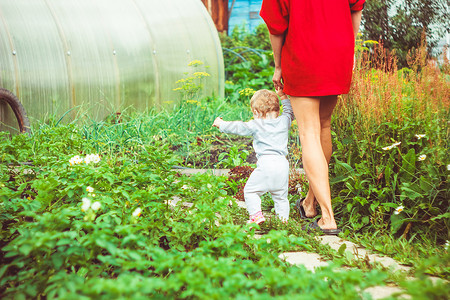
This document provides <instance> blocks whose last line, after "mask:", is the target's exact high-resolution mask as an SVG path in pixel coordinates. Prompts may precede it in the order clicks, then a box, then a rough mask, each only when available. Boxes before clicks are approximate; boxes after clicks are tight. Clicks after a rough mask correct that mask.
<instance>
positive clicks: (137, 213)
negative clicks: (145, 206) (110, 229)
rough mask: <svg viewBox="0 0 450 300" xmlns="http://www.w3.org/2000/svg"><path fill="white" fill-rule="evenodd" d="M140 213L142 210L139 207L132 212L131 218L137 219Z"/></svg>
mask: <svg viewBox="0 0 450 300" xmlns="http://www.w3.org/2000/svg"><path fill="white" fill-rule="evenodd" d="M141 211H142V210H141V208H140V207H138V208H136V209H135V210H134V212H133V217H139V216H140V215H141Z"/></svg>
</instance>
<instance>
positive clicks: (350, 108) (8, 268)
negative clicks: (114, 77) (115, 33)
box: [0, 28, 450, 299]
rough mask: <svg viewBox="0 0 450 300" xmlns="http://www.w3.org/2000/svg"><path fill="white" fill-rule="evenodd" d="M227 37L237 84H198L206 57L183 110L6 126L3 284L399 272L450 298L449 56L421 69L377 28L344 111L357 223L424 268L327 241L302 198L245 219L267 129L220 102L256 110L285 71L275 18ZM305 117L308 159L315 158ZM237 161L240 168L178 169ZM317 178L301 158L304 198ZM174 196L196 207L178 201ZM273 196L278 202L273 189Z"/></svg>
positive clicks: (173, 287) (253, 284) (342, 159)
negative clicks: (275, 68)
mask: <svg viewBox="0 0 450 300" xmlns="http://www.w3.org/2000/svg"><path fill="white" fill-rule="evenodd" d="M222 39H223V46H224V48H226V49H228V50H229V51H224V53H225V56H224V57H225V59H226V65H227V79H228V81H227V83H226V85H227V95H228V97H227V98H226V99H217V98H214V97H209V98H205V99H200V98H198V91H199V88H201V82H202V81H204V80H207V78H208V76H206V75H205V74H204V73H202V72H203V71H204V70H202V69H201V68H202V66H201V64H200V63H198V62H197V63H196V68H200V69H198V70H196V72H197V71H198V72H197V73H196V72H194V73H193V74H191V75H188V76H187V78H185V79H184V80H183V81H180V82H179V83H178V84H177V85H174V87H175V86H178V87H177V89H179V90H180V93H181V94H180V97H181V98H182V99H183V100H182V101H180V102H179V103H177V104H174V106H173V108H172V109H171V110H162V111H157V110H151V111H148V112H146V113H143V114H134V113H129V114H127V113H123V114H122V115H121V116H120V118H117V117H116V116H114V117H111V118H109V119H107V120H105V121H102V122H94V121H92V120H89V121H79V122H73V123H70V124H63V122H60V119H59V117H55V118H54V119H50V120H47V121H46V122H45V123H39V124H37V125H36V126H34V127H33V129H32V134H31V135H30V136H27V135H16V136H13V137H10V136H9V135H8V134H6V133H1V134H0V155H1V156H0V200H1V204H0V219H1V221H2V227H1V232H0V251H1V252H0V260H1V264H0V265H1V267H0V294H1V295H2V296H3V297H5V298H10V299H12V298H14V299H20V298H47V297H48V298H71V297H73V295H77V297H78V298H105V299H106V298H108V299H110V298H149V297H152V298H182V299H193V298H213V299H215V298H223V297H227V298H231V297H232V298H268V297H274V296H278V297H280V298H287V297H292V296H295V297H303V298H305V299H316V298H319V299H323V298H331V299H361V298H363V299H364V298H369V296H368V295H367V294H365V293H364V289H365V288H367V287H370V286H375V285H383V284H392V283H393V284H398V285H400V286H402V287H404V288H405V289H406V291H407V293H408V294H410V295H412V296H413V297H414V298H417V299H427V298H430V297H431V298H434V299H446V296H447V295H448V294H449V290H450V287H449V285H448V284H446V283H442V282H441V283H434V284H433V283H432V282H431V281H429V280H427V279H426V277H424V275H425V274H432V275H436V276H440V277H443V278H446V279H449V273H450V272H449V270H450V268H449V267H450V263H449V262H450V259H449V253H448V249H449V248H448V239H449V238H448V234H449V232H448V228H449V216H450V212H449V206H448V199H450V195H449V190H450V189H449V176H450V170H449V165H450V162H449V160H448V154H447V152H448V141H449V134H450V132H449V126H448V117H449V109H448V108H449V99H450V97H449V81H450V79H449V73H448V70H449V69H448V67H447V66H448V61H447V64H444V66H443V67H442V69H436V68H433V66H432V65H429V64H428V63H427V60H426V59H425V58H426V56H424V52H423V50H420V49H419V50H417V51H416V52H414V53H413V52H411V55H410V62H411V65H410V68H409V69H402V70H397V69H396V68H395V63H393V61H395V56H393V55H392V54H391V53H386V51H384V50H383V49H382V47H378V48H377V47H376V46H375V47H374V48H372V50H371V51H370V52H369V51H368V50H365V49H364V47H366V46H367V44H369V43H365V44H362V42H361V45H359V46H358V48H357V49H358V64H357V69H356V71H355V78H354V85H353V90H352V92H351V94H350V95H348V96H345V97H342V98H341V101H340V104H339V106H338V107H337V109H336V114H335V116H334V120H333V124H334V127H333V143H334V145H335V151H334V154H333V159H332V162H331V164H330V172H331V178H332V182H331V184H332V192H333V205H334V207H335V211H336V215H337V219H338V222H339V226H340V227H341V228H343V229H344V233H343V237H345V238H346V239H350V240H352V241H355V242H357V243H359V244H361V245H363V246H365V247H366V248H370V249H373V250H375V251H377V252H379V253H382V254H385V255H389V256H392V257H394V258H395V259H397V260H399V261H400V262H402V263H405V264H408V265H411V266H412V267H413V274H409V275H414V276H416V277H417V278H419V279H421V280H420V281H414V282H413V283H411V282H410V281H407V280H406V278H405V275H404V274H398V273H393V272H391V271H389V270H386V269H384V268H383V267H381V266H379V265H373V264H368V263H367V262H366V261H364V260H356V261H355V260H352V259H349V258H348V257H346V256H345V253H344V252H343V251H338V252H335V251H331V250H330V249H328V248H327V247H325V246H323V245H321V244H320V243H318V242H317V240H315V239H314V237H313V236H311V235H308V234H306V233H305V232H303V231H302V230H301V227H302V225H303V224H302V223H301V222H300V221H299V220H298V218H297V216H295V213H294V210H292V213H291V219H290V222H289V223H288V224H280V222H278V221H277V220H274V219H272V220H270V221H269V222H267V223H266V224H264V225H262V226H261V227H260V228H258V227H257V228H253V229H251V228H249V227H247V226H246V225H245V221H246V219H247V214H246V212H245V211H244V210H243V209H240V208H238V207H237V206H236V205H235V204H233V202H234V201H238V200H237V198H239V196H242V195H239V192H240V190H241V187H242V184H243V183H245V180H246V177H247V176H248V174H249V171H250V170H251V168H252V167H254V162H255V160H254V154H253V153H252V148H251V140H250V139H248V138H236V137H232V136H227V135H223V134H220V133H219V132H218V131H217V130H215V129H213V128H212V127H211V124H212V122H213V121H214V119H215V118H216V117H217V116H218V114H220V115H221V116H222V117H223V118H224V119H228V120H232V119H242V120H246V119H249V118H250V109H249V108H248V102H249V96H250V95H251V94H252V91H253V90H256V89H259V88H270V87H271V75H272V69H271V68H272V66H271V54H270V51H268V50H269V48H268V47H269V45H268V43H267V41H268V38H267V32H266V31H265V30H264V29H263V28H259V29H258V30H257V33H256V34H255V35H250V34H247V33H245V32H242V31H239V30H236V31H235V32H234V33H233V34H232V35H230V36H229V37H222ZM372 44H373V43H372ZM424 48H426V47H424ZM194 74H197V75H194ZM198 74H201V76H200V75H198ZM196 76H197V77H196ZM198 76H200V77H198ZM295 126H296V124H295V123H294V126H293V128H292V130H291V133H290V146H289V160H290V164H291V169H293V170H294V169H296V168H299V167H301V148H300V145H299V143H298V138H297V136H296V127H295ZM235 166H240V167H239V168H237V169H236V168H235V169H234V170H235V173H234V175H233V176H232V177H231V178H228V179H227V178H225V177H215V176H211V175H208V174H203V175H194V176H185V175H181V174H179V173H178V172H177V169H174V167H192V168H232V167H235ZM307 184H308V183H307V180H306V179H305V178H304V176H302V175H301V174H297V173H293V175H292V177H291V184H290V191H289V192H290V193H289V200H290V202H291V205H293V203H295V201H296V200H297V199H298V198H299V197H301V196H302V195H303V194H304V191H305V190H306V189H307ZM174 196H177V197H179V198H181V199H183V201H188V202H191V203H193V205H192V207H186V206H176V207H172V206H171V205H170V204H169V202H168V201H169V200H170V199H172V197H174ZM263 209H264V210H265V211H268V212H270V211H271V210H272V209H273V203H272V202H271V200H270V198H269V197H264V198H263ZM217 213H220V214H219V215H218V214H217ZM256 230H257V232H258V233H259V234H261V233H263V234H265V236H264V238H263V239H255V238H254V235H255V232H256ZM294 250H305V251H314V252H317V253H319V254H321V255H322V256H323V257H328V258H330V259H332V260H333V261H334V265H332V266H330V267H326V268H323V269H320V270H318V271H317V272H316V273H311V272H309V271H307V270H306V269H305V268H303V267H291V266H289V265H288V264H287V263H284V262H282V261H281V260H280V259H278V255H279V253H280V252H282V251H294ZM342 266H345V267H348V268H349V269H348V271H345V272H343V271H340V269H339V268H338V267H342Z"/></svg>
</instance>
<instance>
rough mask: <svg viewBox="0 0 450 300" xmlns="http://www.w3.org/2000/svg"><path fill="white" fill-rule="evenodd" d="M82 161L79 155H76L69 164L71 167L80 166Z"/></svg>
mask: <svg viewBox="0 0 450 300" xmlns="http://www.w3.org/2000/svg"><path fill="white" fill-rule="evenodd" d="M82 161H83V159H82V158H81V157H80V156H79V155H75V156H74V157H72V158H71V159H70V160H69V164H70V165H71V166H73V165H79V164H81V162H82Z"/></svg>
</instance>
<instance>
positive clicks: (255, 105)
mask: <svg viewBox="0 0 450 300" xmlns="http://www.w3.org/2000/svg"><path fill="white" fill-rule="evenodd" d="M277 94H278V96H280V99H281V101H282V105H283V113H282V114H281V115H279V114H280V104H279V100H278V97H277ZM250 108H251V110H252V112H253V118H254V119H253V120H250V121H248V122H242V121H233V122H227V121H224V120H222V118H220V117H218V118H216V120H215V121H214V123H213V126H215V127H217V128H219V130H220V131H221V132H225V133H232V134H237V135H243V136H252V137H253V148H254V149H255V152H256V157H257V159H258V161H257V164H256V166H257V167H256V169H255V170H254V171H253V172H252V174H251V175H250V177H249V178H248V181H247V183H246V184H245V187H244V198H245V203H246V205H247V210H248V213H249V214H250V220H248V221H247V223H256V224H260V223H262V222H264V221H265V220H266V219H265V218H264V216H263V214H262V211H261V198H260V197H261V196H262V195H263V194H265V193H266V192H270V194H271V195H272V199H273V201H274V204H275V213H276V214H277V215H278V217H279V218H280V219H281V220H282V221H287V220H288V219H289V201H288V198H287V195H288V185H289V162H288V160H287V158H286V155H287V154H288V150H287V143H288V136H289V128H290V127H291V122H292V120H293V119H294V114H293V112H292V108H291V103H290V100H289V99H288V97H287V96H286V94H285V93H284V92H283V91H282V90H281V89H278V90H277V93H274V92H272V91H269V90H259V91H256V92H255V94H254V95H253V97H252V98H251V100H250Z"/></svg>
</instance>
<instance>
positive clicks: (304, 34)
mask: <svg viewBox="0 0 450 300" xmlns="http://www.w3.org/2000/svg"><path fill="white" fill-rule="evenodd" d="M364 2H365V0H263V3H262V7H261V12H260V15H261V17H262V18H263V19H264V21H265V22H266V24H267V27H268V29H269V32H270V33H271V34H274V35H281V34H286V39H285V43H284V45H283V48H282V51H281V70H282V76H283V82H284V92H285V93H286V94H288V95H291V96H328V95H339V94H347V93H348V91H349V90H350V83H351V79H352V69H353V55H354V47H355V37H354V31H353V25H352V19H351V11H352V10H353V11H358V10H362V9H363V6H364Z"/></svg>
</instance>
